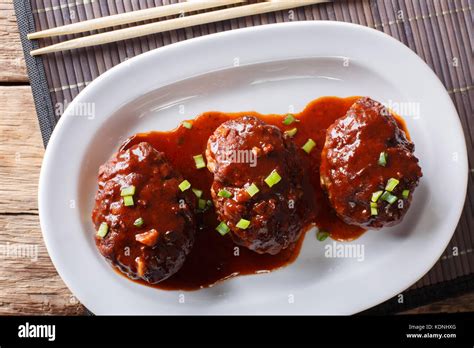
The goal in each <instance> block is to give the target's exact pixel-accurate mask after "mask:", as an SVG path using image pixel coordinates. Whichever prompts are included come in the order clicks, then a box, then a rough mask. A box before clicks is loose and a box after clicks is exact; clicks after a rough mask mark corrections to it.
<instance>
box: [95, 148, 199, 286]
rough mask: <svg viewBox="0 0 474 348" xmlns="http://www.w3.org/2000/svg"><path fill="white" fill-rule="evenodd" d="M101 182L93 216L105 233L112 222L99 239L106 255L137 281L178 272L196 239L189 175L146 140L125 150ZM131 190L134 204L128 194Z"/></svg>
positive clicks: (103, 172) (102, 171)
mask: <svg viewBox="0 0 474 348" xmlns="http://www.w3.org/2000/svg"><path fill="white" fill-rule="evenodd" d="M98 181H99V189H98V191H97V194H96V197H95V207H94V210H93V212H92V220H93V222H94V224H95V227H96V229H97V230H99V231H100V230H101V228H100V226H101V225H102V224H103V223H106V224H107V226H108V229H107V233H106V235H105V236H103V237H101V236H99V235H96V238H95V240H96V245H97V248H98V249H99V251H100V253H101V254H102V255H103V256H104V257H105V258H106V259H107V260H109V261H110V262H111V263H112V264H113V265H115V266H116V267H117V268H119V269H120V270H121V271H122V272H123V273H125V274H126V275H128V276H129V277H130V278H132V279H139V278H141V279H143V280H145V281H147V282H149V283H152V284H153V283H157V282H160V281H162V280H164V279H166V278H168V277H169V276H171V275H172V274H174V273H176V272H177V271H178V270H179V269H180V268H181V266H182V265H183V263H184V261H185V258H186V255H187V254H188V253H189V252H190V250H191V247H192V245H193V242H194V236H195V220H194V197H193V196H192V192H190V191H186V192H181V191H180V189H179V188H178V185H179V184H180V183H181V182H182V181H183V178H182V177H181V175H180V174H179V173H178V172H176V171H175V170H174V169H173V168H172V166H171V165H170V163H169V162H168V161H167V160H166V158H165V157H164V155H163V153H161V152H159V151H157V150H155V149H154V148H153V147H152V146H151V145H150V144H149V143H146V142H142V143H139V144H137V145H134V146H132V147H130V148H129V149H126V150H121V151H119V152H117V153H116V154H114V155H113V156H112V158H110V160H109V161H108V162H107V163H105V164H104V165H102V166H101V167H100V169H99V178H98ZM131 188H134V190H133V189H131ZM124 189H125V190H124ZM127 190H128V192H127ZM130 190H132V191H130ZM133 191H134V192H133ZM131 192H133V194H131V195H129V197H130V196H131V197H132V198H131V199H132V201H133V203H132V205H130V198H126V197H122V196H124V194H126V193H128V194H130V193H131ZM126 202H127V204H128V205H127V206H126Z"/></svg>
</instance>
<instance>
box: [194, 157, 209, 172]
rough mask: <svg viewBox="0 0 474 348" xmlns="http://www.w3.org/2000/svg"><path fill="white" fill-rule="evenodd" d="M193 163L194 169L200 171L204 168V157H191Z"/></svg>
mask: <svg viewBox="0 0 474 348" xmlns="http://www.w3.org/2000/svg"><path fill="white" fill-rule="evenodd" d="M193 158H194V163H196V168H197V169H201V168H205V167H206V162H205V161H204V157H202V155H196V156H193Z"/></svg>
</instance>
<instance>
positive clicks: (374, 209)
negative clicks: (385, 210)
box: [370, 206, 378, 215]
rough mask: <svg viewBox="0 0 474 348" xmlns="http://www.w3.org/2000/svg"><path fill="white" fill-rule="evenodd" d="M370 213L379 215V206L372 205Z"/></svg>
mask: <svg viewBox="0 0 474 348" xmlns="http://www.w3.org/2000/svg"><path fill="white" fill-rule="evenodd" d="M370 215H378V211H377V207H376V206H375V207H372V206H371V207H370Z"/></svg>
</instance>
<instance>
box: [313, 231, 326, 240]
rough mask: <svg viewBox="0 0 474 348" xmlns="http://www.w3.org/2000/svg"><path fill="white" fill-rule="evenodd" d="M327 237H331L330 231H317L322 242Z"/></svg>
mask: <svg viewBox="0 0 474 348" xmlns="http://www.w3.org/2000/svg"><path fill="white" fill-rule="evenodd" d="M327 237H329V232H326V231H318V232H317V233H316V238H317V239H318V240H319V241H320V242H323V241H325V240H326V238H327Z"/></svg>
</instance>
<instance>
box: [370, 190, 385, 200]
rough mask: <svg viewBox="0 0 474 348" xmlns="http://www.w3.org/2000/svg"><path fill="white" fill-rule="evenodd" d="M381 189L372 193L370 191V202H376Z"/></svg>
mask: <svg viewBox="0 0 474 348" xmlns="http://www.w3.org/2000/svg"><path fill="white" fill-rule="evenodd" d="M382 193H383V191H375V192H374V193H372V199H371V201H372V202H377V201H378V200H379V198H380V196H381V195H382Z"/></svg>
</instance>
